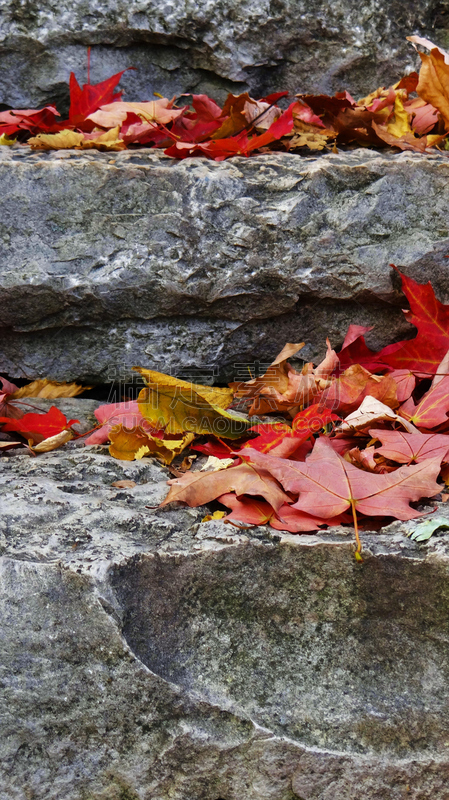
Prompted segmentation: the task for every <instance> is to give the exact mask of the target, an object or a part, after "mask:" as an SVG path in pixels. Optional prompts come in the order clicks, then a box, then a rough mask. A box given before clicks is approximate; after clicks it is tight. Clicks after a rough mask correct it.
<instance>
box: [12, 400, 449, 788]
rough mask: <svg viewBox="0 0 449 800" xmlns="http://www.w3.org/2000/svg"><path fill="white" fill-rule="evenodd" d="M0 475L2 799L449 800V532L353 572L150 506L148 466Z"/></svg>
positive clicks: (153, 482)
mask: <svg viewBox="0 0 449 800" xmlns="http://www.w3.org/2000/svg"><path fill="white" fill-rule="evenodd" d="M80 403H81V406H80V405H79V404H80ZM74 405H76V406H77V407H78V408H81V409H82V412H83V413H84V414H86V413H87V414H89V413H91V411H92V408H93V404H92V402H91V401H65V402H64V403H63V404H62V405H61V407H62V408H63V410H65V411H67V412H68V413H72V410H70V409H73V408H74ZM1 466H2V470H1V472H0V496H1V497H2V516H1V520H0V524H1V536H0V547H1V569H0V571H1V584H0V596H1V597H0V605H1V616H0V620H1V622H0V632H1V637H2V660H1V667H0V686H1V687H2V711H1V714H0V732H1V735H0V775H1V780H0V798H1V800H29V798H30V797H32V798H33V800H44V799H45V800H60V798H62V797H64V800H124V798H126V799H127V800H129V798H131V799H132V800H169V798H170V800H241V798H243V797H244V798H245V800H295V798H301V800H306V799H307V800H331V798H335V797H338V799H339V800H354V798H355V797H357V798H358V800H368V798H369V800H400V799H401V800H402V798H403V797H405V796H407V797H410V798H413V800H418V798H419V800H421V799H422V798H424V797H425V798H427V797H432V798H436V800H443V799H444V800H446V799H447V797H448V791H447V786H448V781H449V758H448V754H447V746H448V745H447V742H448V739H449V736H448V734H449V731H448V728H449V722H448V719H449V718H448V713H447V710H448V709H447V706H448V692H447V685H448V677H449V645H448V642H449V637H448V633H449V631H448V628H449V614H448V602H449V594H448V588H447V587H448V585H449V584H448V580H447V577H448V567H449V560H448V553H449V550H448V546H449V536H448V534H442V535H438V536H435V537H434V538H432V539H431V540H430V542H429V544H428V545H427V546H424V547H423V546H418V545H416V544H414V543H412V542H410V540H408V539H406V538H405V536H404V531H405V527H404V525H403V524H401V523H394V524H393V525H392V526H390V528H389V529H388V530H385V531H383V532H381V533H380V534H369V533H365V534H363V543H364V558H365V560H364V563H363V564H362V565H359V564H357V563H356V562H355V560H354V558H353V544H352V537H351V534H350V532H348V531H345V530H343V529H338V530H336V531H335V532H333V533H332V534H320V535H317V536H309V535H307V536H300V537H297V536H291V535H288V534H286V535H282V534H280V535H277V534H276V535H275V536H271V535H270V534H269V532H268V531H267V530H266V529H262V528H256V529H252V530H250V531H245V532H243V531H237V530H236V529H233V528H228V527H226V526H223V524H221V523H217V522H209V523H201V522H200V520H201V518H202V515H203V511H202V510H201V509H191V510H189V509H169V510H167V509H166V510H164V511H162V512H159V511H154V510H151V508H150V509H149V508H148V506H150V507H151V506H155V505H157V503H158V502H159V501H160V499H161V497H162V496H163V495H164V493H165V490H166V484H165V478H166V471H165V470H164V469H163V468H161V467H160V466H158V465H156V464H154V463H152V462H148V461H140V462H134V463H124V462H118V461H115V460H114V459H111V458H110V457H109V456H106V455H104V454H103V452H102V450H101V448H92V449H91V448H89V449H85V448H84V447H83V446H73V445H72V446H68V447H67V448H66V449H65V450H64V451H59V452H53V453H48V454H45V455H42V456H40V457H39V458H38V459H30V458H29V457H28V456H14V457H10V458H3V459H2V461H1ZM123 478H127V479H132V480H134V481H135V482H136V483H137V486H136V487H135V488H134V489H119V488H114V487H113V486H112V485H111V484H112V482H113V481H115V480H118V479H123ZM439 513H443V514H447V512H446V510H445V509H444V507H443V508H442V509H440V512H439ZM410 524H415V523H410Z"/></svg>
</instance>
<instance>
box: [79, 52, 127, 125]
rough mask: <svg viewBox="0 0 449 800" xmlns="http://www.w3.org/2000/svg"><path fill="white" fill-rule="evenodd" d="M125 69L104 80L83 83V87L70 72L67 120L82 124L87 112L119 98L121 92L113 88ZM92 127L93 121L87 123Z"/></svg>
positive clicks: (91, 111)
mask: <svg viewBox="0 0 449 800" xmlns="http://www.w3.org/2000/svg"><path fill="white" fill-rule="evenodd" d="M127 69H134V67H127ZM125 72H126V69H122V71H121V72H117V73H116V74H115V75H111V77H110V78H107V79H106V80H105V81H101V82H100V83H85V84H84V85H83V88H81V86H80V85H79V83H78V81H77V80H76V78H75V73H74V72H71V73H70V82H69V87H70V109H69V121H70V124H71V125H72V126H73V125H75V126H76V127H79V126H80V125H82V123H83V122H84V121H85V119H86V117H88V116H89V114H93V113H94V111H97V110H98V109H99V108H100V106H104V105H106V104H107V103H114V102H115V101H116V100H120V98H121V96H122V92H116V91H115V89H116V87H117V85H118V83H119V81H120V78H121V77H122V75H123V74H124V73H125ZM89 126H90V127H93V123H89Z"/></svg>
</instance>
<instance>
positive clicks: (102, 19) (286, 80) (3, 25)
mask: <svg viewBox="0 0 449 800" xmlns="http://www.w3.org/2000/svg"><path fill="white" fill-rule="evenodd" d="M1 10H2V16H1V22H0V102H2V101H3V102H4V103H9V104H12V105H14V106H15V107H16V108H17V107H19V108H21V107H29V106H30V104H31V106H32V107H34V106H36V105H40V104H43V103H47V102H48V101H54V100H57V101H59V102H60V103H62V104H66V102H67V81H68V77H69V72H70V70H72V69H73V70H75V71H76V72H77V74H78V75H79V76H80V77H81V76H83V77H84V78H85V74H86V73H85V67H86V48H87V46H92V80H94V81H98V80H103V79H105V78H106V77H108V76H109V75H111V74H112V73H115V72H118V71H119V70H121V69H124V68H125V67H128V66H131V65H134V66H135V67H137V68H138V71H137V72H130V73H128V74H127V75H125V76H124V78H123V80H122V85H123V87H124V88H125V89H126V92H127V97H128V99H131V100H145V99H151V96H152V93H153V91H155V90H156V91H158V92H163V93H165V94H167V95H169V96H170V95H171V94H173V93H177V94H180V93H182V92H192V91H193V92H201V91H208V92H211V93H212V94H214V95H215V96H217V97H219V98H220V97H221V98H222V97H224V95H225V94H226V92H228V91H233V92H239V91H242V90H245V89H250V91H252V92H253V93H256V94H260V93H267V92H271V91H274V90H279V89H280V88H282V89H284V88H285V89H288V90H290V91H292V92H295V91H318V92H320V91H324V92H330V93H333V92H334V91H338V90H341V89H345V88H347V89H349V90H350V91H351V92H352V93H354V94H359V95H362V96H363V95H365V94H367V93H368V92H369V91H372V90H373V89H374V88H375V87H376V86H378V85H380V84H387V85H388V84H390V83H394V82H396V81H397V80H399V78H400V77H401V76H402V74H403V73H404V70H405V69H407V68H408V69H412V68H413V67H414V66H415V64H416V61H417V57H416V53H414V51H413V50H412V49H411V46H410V45H409V44H407V42H406V41H405V37H406V36H408V35H410V34H412V33H418V34H421V35H425V36H429V37H430V38H432V39H434V40H436V41H437V43H438V44H440V45H441V46H443V47H447V44H448V36H449V33H448V31H449V25H448V21H447V10H448V6H447V2H446V0H423V1H422V2H419V0H409V2H407V3H403V2H401V0H392V2H389V3H385V2H381V1H380V0H370V2H367V3H362V4H361V3H356V2H354V0H339V2H336V3H329V2H327V0H313V2H310V0H309V1H308V2H306V0H238V1H237V0H208V2H205V1H204V0H203V1H202V2H194V1H193V0H186V2H183V3H176V2H164V3H161V2H159V0H130V1H129V2H125V0H116V2H106V3H104V2H102V3H100V2H92V0H89V2H86V0H75V2H68V0H61V1H60V2H58V3H56V2H55V1H54V0H39V2H37V0H27V2H22V0H3V2H2V6H1ZM12 75H13V76H14V77H13V79H12V78H11V76H12Z"/></svg>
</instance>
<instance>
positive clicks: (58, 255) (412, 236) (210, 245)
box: [0, 146, 449, 382]
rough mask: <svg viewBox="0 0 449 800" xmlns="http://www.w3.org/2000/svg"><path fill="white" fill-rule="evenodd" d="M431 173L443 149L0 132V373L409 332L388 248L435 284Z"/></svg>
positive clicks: (184, 364)
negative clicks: (189, 142) (50, 137)
mask: <svg viewBox="0 0 449 800" xmlns="http://www.w3.org/2000/svg"><path fill="white" fill-rule="evenodd" d="M448 178H449V159H448V156H447V155H446V154H443V153H442V154H432V155H427V156H423V155H419V154H409V153H403V154H394V153H392V152H388V153H387V152H374V151H370V150H363V149H358V150H354V151H350V152H341V153H338V154H332V153H330V154H326V155H322V156H320V157H318V158H315V157H301V156H298V155H291V154H273V155H261V156H255V157H252V158H249V159H245V158H236V159H232V160H229V161H226V162H221V163H215V162H211V161H208V160H206V159H201V158H198V159H187V160H185V161H183V162H179V161H176V160H173V159H170V158H168V157H166V156H164V155H163V154H162V153H160V152H157V151H148V150H139V151H126V152H120V153H109V154H104V153H95V154H93V153H92V152H89V153H87V154H86V153H79V152H74V151H59V152H56V153H50V154H48V153H36V152H34V153H33V152H32V151H30V150H29V149H28V148H21V147H20V146H15V147H13V148H7V147H3V148H0V185H1V187H2V214H1V220H0V238H1V240H2V248H1V252H0V330H1V347H0V373H2V372H3V373H5V372H6V373H8V374H9V375H10V376H11V377H13V378H14V377H15V378H18V377H29V378H30V379H32V378H35V377H52V378H55V379H62V380H69V379H76V378H80V379H84V380H86V381H94V382H107V381H111V380H113V379H115V380H121V379H125V378H126V377H129V374H130V373H131V367H132V366H133V365H134V364H138V365H141V366H147V367H152V368H156V369H159V370H160V371H163V372H172V373H174V374H179V373H180V371H181V370H182V371H184V374H185V373H186V371H187V372H188V370H189V369H193V368H201V369H203V371H205V372H206V373H208V374H209V377H210V378H211V379H215V380H217V379H218V376H220V375H221V376H222V378H223V377H224V378H225V379H226V378H227V379H231V378H234V377H236V376H237V377H238V370H239V368H241V365H242V364H245V363H252V362H253V361H254V360H260V361H262V362H263V361H267V362H268V363H269V362H270V360H272V358H273V357H274V356H275V355H276V353H277V352H279V350H280V349H281V348H282V347H283V345H284V343H285V342H286V341H293V342H300V341H305V342H306V343H307V346H306V347H305V348H304V350H303V352H302V355H304V357H305V358H315V359H316V358H321V357H322V356H323V354H324V351H325V340H326V336H329V337H330V340H331V342H332V344H333V346H338V345H340V344H341V342H342V340H343V337H344V334H345V332H346V329H347V327H348V325H349V324H350V323H351V322H353V323H358V324H364V325H369V324H373V325H375V329H374V331H373V332H372V334H370V337H371V338H370V342H371V344H372V345H373V346H380V345H383V344H387V343H389V342H391V341H392V340H394V338H397V337H400V338H401V337H403V336H404V335H407V332H409V334H411V335H412V334H413V328H411V326H409V325H408V324H407V323H406V322H405V320H404V317H403V315H402V313H401V308H402V307H403V306H404V302H405V301H404V297H403V295H402V294H401V292H400V291H399V287H398V279H397V276H396V275H395V274H393V271H392V270H391V268H390V267H389V264H390V263H391V262H394V263H396V264H398V265H399V266H401V267H402V268H403V269H404V271H405V272H406V273H407V274H408V275H410V276H411V277H413V278H415V279H416V280H418V281H422V282H425V281H427V280H431V281H432V284H433V286H434V287H435V290H436V292H437V295H438V296H439V298H440V299H441V300H443V301H446V302H447V301H448V300H449V272H448V261H447V258H446V256H447V254H448V253H449V225H448V218H447V208H448V206H449V180H448ZM239 365H240V367H239ZM247 374H248V373H247V370H246V369H245V375H247Z"/></svg>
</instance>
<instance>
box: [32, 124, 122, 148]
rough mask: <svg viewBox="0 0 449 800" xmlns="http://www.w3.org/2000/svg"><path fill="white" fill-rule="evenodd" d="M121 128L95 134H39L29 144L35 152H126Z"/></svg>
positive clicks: (74, 132) (71, 132)
mask: <svg viewBox="0 0 449 800" xmlns="http://www.w3.org/2000/svg"><path fill="white" fill-rule="evenodd" d="M119 136H120V127H119V126H118V125H117V126H116V127H115V128H111V130H109V131H94V132H93V133H88V134H84V133H77V132H76V131H71V130H63V131H60V132H59V133H38V134H37V136H33V137H32V138H31V139H28V142H27V144H29V145H30V147H32V148H33V150H73V149H75V150H124V149H125V148H126V144H125V142H123V141H122V140H121V139H120V138H119Z"/></svg>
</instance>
